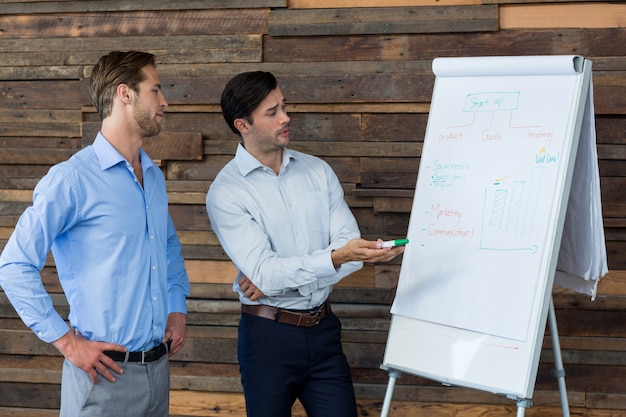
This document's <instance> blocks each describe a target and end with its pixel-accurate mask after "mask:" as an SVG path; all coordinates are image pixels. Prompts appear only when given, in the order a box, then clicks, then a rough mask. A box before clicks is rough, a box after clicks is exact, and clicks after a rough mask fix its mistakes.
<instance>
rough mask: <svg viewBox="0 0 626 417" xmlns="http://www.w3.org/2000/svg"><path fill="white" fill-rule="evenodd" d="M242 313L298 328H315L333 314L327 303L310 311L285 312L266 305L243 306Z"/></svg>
mask: <svg viewBox="0 0 626 417" xmlns="http://www.w3.org/2000/svg"><path fill="white" fill-rule="evenodd" d="M241 311H242V312H244V313H246V314H251V315H253V316H257V317H263V318H266V319H269V320H274V321H277V322H279V323H285V324H291V325H292V326H297V327H313V326H315V325H316V324H317V323H319V322H320V320H321V319H323V318H324V317H326V316H327V315H328V314H330V313H331V310H330V303H329V302H328V301H326V302H325V303H324V304H322V305H321V306H320V307H319V308H317V309H315V310H310V311H298V310H285V309H284V308H278V307H271V306H268V305H264V304H259V305H249V304H242V305H241Z"/></svg>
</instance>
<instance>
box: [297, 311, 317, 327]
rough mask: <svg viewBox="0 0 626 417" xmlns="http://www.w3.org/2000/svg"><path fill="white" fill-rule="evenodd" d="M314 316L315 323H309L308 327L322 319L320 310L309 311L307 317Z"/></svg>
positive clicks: (315, 324)
mask: <svg viewBox="0 0 626 417" xmlns="http://www.w3.org/2000/svg"><path fill="white" fill-rule="evenodd" d="M303 315H304V314H302V315H300V318H299V319H298V326H300V320H301V319H302V316H303ZM309 317H310V318H314V319H315V323H313V324H311V325H310V326H309V327H313V326H317V325H318V324H319V322H320V320H321V319H322V312H321V311H320V310H317V311H311V312H310V313H309V314H308V316H307V318H309Z"/></svg>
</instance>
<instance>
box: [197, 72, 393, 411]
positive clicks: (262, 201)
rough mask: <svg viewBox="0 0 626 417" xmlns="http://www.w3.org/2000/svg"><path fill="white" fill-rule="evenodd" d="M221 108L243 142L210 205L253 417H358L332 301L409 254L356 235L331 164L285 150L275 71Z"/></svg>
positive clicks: (241, 86) (243, 83)
mask: <svg viewBox="0 0 626 417" xmlns="http://www.w3.org/2000/svg"><path fill="white" fill-rule="evenodd" d="M221 105H222V113H223V115H224V119H225V120H226V123H227V124H228V125H229V127H230V128H231V130H232V131H233V132H234V133H236V134H238V135H239V136H240V137H241V139H242V142H241V143H240V144H239V146H238V148H237V152H236V155H235V158H234V159H233V160H232V161H231V162H229V163H228V164H227V165H226V166H225V167H224V168H223V169H222V171H220V173H219V174H218V176H217V177H216V178H215V181H214V182H213V184H212V185H211V188H210V189H209V192H208V194H207V199H206V207H207V212H208V214H209V218H210V221H211V226H212V228H213V230H214V231H215V233H216V234H217V237H218V238H219V240H220V243H221V244H222V246H223V248H224V250H225V251H226V253H227V254H228V256H229V257H230V259H231V260H232V261H233V263H234V264H235V266H236V267H237V270H238V274H237V277H236V278H235V281H234V284H233V288H234V290H235V291H236V292H237V294H238V295H239V299H240V301H241V303H242V315H241V321H240V324H239V342H238V359H239V366H240V370H241V381H242V384H243V388H244V394H245V398H246V412H247V415H248V416H249V417H288V416H290V415H291V408H292V406H293V404H294V402H295V401H296V399H299V400H300V402H301V403H302V405H303V406H304V408H305V410H306V412H307V414H308V415H310V416H315V417H324V416H326V417H339V416H341V417H355V416H356V401H355V395H354V388H353V385H352V379H351V375H350V368H349V366H348V362H347V360H346V357H345V355H344V354H343V351H342V347H341V323H340V321H339V319H338V318H337V317H336V316H335V315H334V314H333V312H332V310H331V307H330V303H329V301H328V296H329V294H330V292H331V291H332V288H333V285H334V284H336V283H337V282H339V281H340V280H341V279H342V278H344V277H345V276H347V275H349V274H351V273H352V272H354V271H356V270H358V269H360V268H361V267H362V262H378V261H388V260H390V259H392V258H393V257H395V256H396V255H398V254H400V253H402V251H403V248H401V247H400V248H382V247H381V242H382V241H380V240H378V241H367V240H364V239H361V238H360V233H359V229H358V226H357V223H356V220H355V218H354V216H353V214H352V212H351V211H350V208H349V207H348V205H347V204H346V202H345V201H344V199H343V190H342V188H341V184H340V183H339V180H338V179H337V176H336V175H335V173H334V172H333V170H332V169H331V168H330V166H329V165H328V164H327V163H326V162H324V161H323V160H321V159H320V158H317V157H314V156H311V155H306V154H303V153H301V152H296V151H293V150H290V149H288V148H287V145H288V144H289V120H290V119H289V116H288V115H287V113H286V111H285V107H286V105H285V98H284V97H283V94H282V92H281V90H280V88H279V87H278V86H277V81H276V78H275V77H274V76H273V75H272V74H270V73H268V72H261V71H257V72H248V73H242V74H239V75H237V76H235V77H234V78H233V79H231V80H230V81H229V82H228V83H227V85H226V87H225V89H224V91H223V93H222V99H221Z"/></svg>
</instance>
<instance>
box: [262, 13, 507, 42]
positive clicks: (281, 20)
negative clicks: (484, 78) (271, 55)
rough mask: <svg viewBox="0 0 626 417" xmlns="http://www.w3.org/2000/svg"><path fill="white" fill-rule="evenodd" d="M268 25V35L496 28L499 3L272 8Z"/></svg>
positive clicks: (461, 30)
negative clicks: (300, 8)
mask: <svg viewBox="0 0 626 417" xmlns="http://www.w3.org/2000/svg"><path fill="white" fill-rule="evenodd" d="M269 25H270V27H269V34H270V35H271V36H323V35H345V34H354V35H364V34H379V33H388V34H392V33H433V32H486V31H496V30H498V7H496V6H456V7H402V8H371V9H350V10H346V9H320V10H293V9H275V10H273V11H272V12H271V13H270V20H269Z"/></svg>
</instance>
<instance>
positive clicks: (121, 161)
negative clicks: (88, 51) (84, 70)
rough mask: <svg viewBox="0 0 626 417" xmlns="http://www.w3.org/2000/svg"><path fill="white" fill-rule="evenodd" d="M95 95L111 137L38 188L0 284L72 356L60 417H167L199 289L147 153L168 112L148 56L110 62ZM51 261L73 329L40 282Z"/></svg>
mask: <svg viewBox="0 0 626 417" xmlns="http://www.w3.org/2000/svg"><path fill="white" fill-rule="evenodd" d="M90 87H91V93H92V97H93V101H94V104H95V106H96V109H97V110H98V113H99V114H100V116H101V118H102V126H101V130H100V132H99V133H98V135H97V137H96V138H95V141H94V143H93V145H91V146H88V147H86V148H85V149H82V150H80V151H79V152H77V153H76V154H75V155H74V156H72V157H71V158H70V159H69V160H67V161H64V162H62V163H60V164H57V165H55V166H54V167H52V168H51V169H50V171H49V172H48V173H47V174H46V176H44V177H43V178H42V179H41V181H40V182H39V184H37V186H36V188H35V190H34V194H33V205H32V206H31V207H29V208H27V209H26V210H25V211H24V213H23V214H22V216H21V217H20V219H19V222H18V224H17V225H16V227H15V230H14V232H13V234H12V236H11V238H10V240H9V242H8V243H7V245H6V246H5V248H4V251H3V252H2V255H1V256H0V285H1V286H2V288H3V289H4V291H5V293H6V295H7V297H8V298H9V299H10V300H11V303H12V304H13V306H14V307H15V309H16V311H17V312H18V314H19V315H20V317H21V318H22V320H23V321H24V323H26V325H28V326H29V327H30V328H31V329H32V330H33V331H34V332H35V333H36V334H37V336H38V337H39V338H40V339H42V340H43V341H45V342H48V343H52V344H53V345H54V346H55V347H56V348H57V349H58V350H59V351H60V352H61V354H63V356H64V357H65V362H64V364H63V376H62V383H61V413H60V415H61V417H75V416H111V417H120V416H129V417H140V416H143V417H154V416H162V417H165V416H167V415H168V412H169V362H168V354H169V355H173V354H175V353H176V352H178V351H179V350H180V349H181V348H182V347H183V345H184V342H185V324H186V306H185V298H186V296H187V295H189V282H188V278H187V273H186V271H185V267H184V261H183V257H182V248H181V244H180V241H179V240H178V237H177V235H176V230H175V229H174V225H173V223H172V219H171V218H170V216H169V213H168V201H167V192H166V190H165V181H164V178H163V174H162V172H161V170H160V169H159V167H158V166H156V165H155V164H154V163H153V162H152V161H151V159H150V157H149V156H148V155H147V154H146V153H145V152H144V151H143V149H142V144H143V139H144V138H145V137H148V136H153V135H156V134H158V133H159V132H160V130H161V121H162V119H163V117H164V113H163V112H164V109H165V107H167V101H166V100H165V97H164V96H163V93H162V92H161V85H160V82H159V77H158V75H157V72H156V70H155V62H154V55H152V54H149V53H144V52H136V51H131V52H117V51H116V52H111V53H110V54H108V55H105V56H103V57H101V58H100V60H99V62H98V63H97V64H96V65H95V67H94V68H93V72H92V77H91V85H90ZM50 250H52V254H53V256H54V260H55V264H56V268H57V271H58V274H59V280H60V282H61V285H62V286H63V289H64V291H65V295H66V297H67V300H68V303H69V306H70V314H69V321H70V324H71V327H72V328H71V329H70V328H68V326H67V324H66V323H65V321H64V320H63V318H62V317H61V316H60V315H59V314H58V313H57V311H56V310H55V309H54V307H53V305H52V301H51V299H50V296H49V295H48V293H47V292H46V291H45V289H44V286H43V284H42V281H41V275H40V270H41V269H42V268H43V267H44V265H45V261H46V256H47V254H48V252H49V251H50ZM99 376H101V377H102V378H99Z"/></svg>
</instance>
